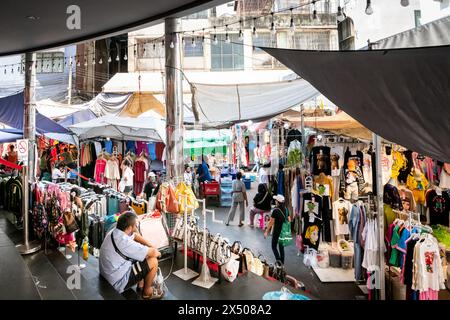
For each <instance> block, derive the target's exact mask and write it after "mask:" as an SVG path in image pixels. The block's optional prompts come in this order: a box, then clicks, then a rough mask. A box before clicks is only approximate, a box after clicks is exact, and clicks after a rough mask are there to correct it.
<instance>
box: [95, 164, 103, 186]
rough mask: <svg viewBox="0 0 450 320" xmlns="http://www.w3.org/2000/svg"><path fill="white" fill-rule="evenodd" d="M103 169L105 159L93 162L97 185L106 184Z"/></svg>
mask: <svg viewBox="0 0 450 320" xmlns="http://www.w3.org/2000/svg"><path fill="white" fill-rule="evenodd" d="M105 168H106V160H105V159H98V160H97V161H96V162H95V181H96V182H97V183H106V177H105ZM102 177H103V179H102Z"/></svg>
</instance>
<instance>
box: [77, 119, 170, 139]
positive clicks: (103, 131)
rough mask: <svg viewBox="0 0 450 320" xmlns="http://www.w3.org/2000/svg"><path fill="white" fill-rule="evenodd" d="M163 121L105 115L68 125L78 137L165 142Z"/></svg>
mask: <svg viewBox="0 0 450 320" xmlns="http://www.w3.org/2000/svg"><path fill="white" fill-rule="evenodd" d="M165 125H166V123H165V121H164V120H161V119H156V118H128V117H117V116H113V115H107V116H103V117H100V118H96V119H92V120H89V121H87V122H83V123H79V124H75V125H72V126H69V129H70V130H72V131H73V132H74V133H75V134H76V135H77V136H78V138H79V139H80V141H81V140H88V139H92V138H99V137H101V138H111V139H116V140H136V141H155V142H165V140H166V132H165Z"/></svg>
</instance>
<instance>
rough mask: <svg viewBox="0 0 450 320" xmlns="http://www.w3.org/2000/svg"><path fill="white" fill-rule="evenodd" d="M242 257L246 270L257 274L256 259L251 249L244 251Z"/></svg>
mask: <svg viewBox="0 0 450 320" xmlns="http://www.w3.org/2000/svg"><path fill="white" fill-rule="evenodd" d="M242 255H243V258H244V261H245V266H246V269H247V270H248V271H250V272H253V273H256V272H255V271H256V270H255V257H254V256H253V253H252V251H251V250H250V249H248V248H245V249H244V250H243V251H242Z"/></svg>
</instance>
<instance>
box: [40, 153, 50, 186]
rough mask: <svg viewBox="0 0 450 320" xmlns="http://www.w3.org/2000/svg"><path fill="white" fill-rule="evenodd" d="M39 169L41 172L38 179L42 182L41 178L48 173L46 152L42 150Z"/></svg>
mask: <svg viewBox="0 0 450 320" xmlns="http://www.w3.org/2000/svg"><path fill="white" fill-rule="evenodd" d="M39 169H40V170H41V174H40V176H39V178H40V179H41V180H42V178H43V177H44V173H46V172H49V169H48V161H47V150H43V151H42V153H41V158H40V159H39Z"/></svg>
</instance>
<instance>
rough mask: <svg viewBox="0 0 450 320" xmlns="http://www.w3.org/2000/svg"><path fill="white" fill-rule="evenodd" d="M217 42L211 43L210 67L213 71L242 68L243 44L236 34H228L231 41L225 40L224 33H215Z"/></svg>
mask: <svg viewBox="0 0 450 320" xmlns="http://www.w3.org/2000/svg"><path fill="white" fill-rule="evenodd" d="M217 40H218V43H217V44H213V43H212V44H211V69H212V70H214V71H227V70H243V69H244V46H243V45H242V41H241V40H239V36H238V35H237V34H230V40H231V43H226V42H225V35H224V34H218V35H217Z"/></svg>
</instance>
